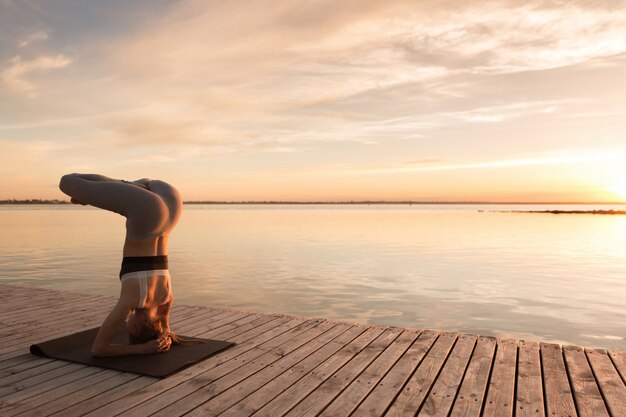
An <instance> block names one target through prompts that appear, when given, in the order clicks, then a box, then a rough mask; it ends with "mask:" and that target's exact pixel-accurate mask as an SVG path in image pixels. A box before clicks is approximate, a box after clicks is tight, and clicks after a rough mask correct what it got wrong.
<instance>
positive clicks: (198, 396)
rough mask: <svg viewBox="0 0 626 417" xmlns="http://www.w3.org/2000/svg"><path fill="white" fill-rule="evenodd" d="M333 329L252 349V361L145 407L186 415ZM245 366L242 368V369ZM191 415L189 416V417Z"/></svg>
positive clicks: (241, 362) (214, 372)
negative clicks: (263, 347) (271, 347)
mask: <svg viewBox="0 0 626 417" xmlns="http://www.w3.org/2000/svg"><path fill="white" fill-rule="evenodd" d="M336 326H337V325H336V324H335V323H328V322H326V323H320V324H319V325H317V326H315V327H312V328H310V329H308V330H307V331H306V332H303V333H300V334H299V335H298V336H297V337H293V338H290V339H289V340H287V341H285V343H282V344H280V345H279V346H276V347H275V348H274V349H270V350H269V351H265V350H263V351H260V350H259V349H256V352H255V351H254V350H253V351H251V354H253V355H254V358H253V359H252V360H245V359H240V360H239V361H237V363H236V364H232V365H231V364H224V366H222V367H219V368H217V369H215V370H212V371H211V372H208V373H206V374H204V375H202V378H198V377H196V378H195V379H194V381H190V382H189V383H187V382H185V383H183V384H181V385H179V386H177V387H176V389H175V390H172V392H171V393H169V395H171V397H170V398H167V399H166V398H163V401H153V402H151V403H150V404H149V406H148V411H149V412H153V411H157V412H155V413H154V414H153V415H154V416H163V415H165V416H172V415H182V414H185V413H187V412H188V411H191V410H193V409H194V408H196V407H198V406H200V405H202V404H203V403H204V402H206V401H208V400H210V399H212V398H214V397H215V396H216V395H217V394H219V393H221V392H223V391H225V390H226V389H228V388H230V387H232V386H234V385H235V384H237V383H239V382H240V381H243V380H244V379H245V378H248V377H251V376H252V375H253V374H255V373H256V372H259V371H261V370H262V369H263V368H265V367H266V366H269V365H270V364H272V363H274V362H276V361H277V360H279V359H280V358H281V357H283V356H286V355H288V354H290V353H292V352H294V351H296V350H297V349H298V348H300V347H302V346H304V345H306V344H308V343H309V342H310V341H312V340H313V339H315V338H317V337H318V336H320V335H322V334H323V333H325V332H327V331H332V329H333V328H334V327H336ZM343 331H345V328H343V329H341V332H343ZM259 353H261V354H259ZM244 364H245V366H241V365H244ZM181 393H182V395H181ZM182 397H184V398H182ZM179 399H180V400H179ZM157 407H158V408H157ZM144 409H145V406H142V407H141V409H135V410H129V411H130V414H128V412H126V415H128V416H129V417H132V416H140V417H141V413H142V412H143V410H144ZM194 414H195V413H193V412H191V413H189V415H194Z"/></svg>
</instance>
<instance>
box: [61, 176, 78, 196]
mask: <svg viewBox="0 0 626 417" xmlns="http://www.w3.org/2000/svg"><path fill="white" fill-rule="evenodd" d="M77 179H78V176H77V175H76V174H66V175H63V176H62V177H61V181H59V189H60V190H61V191H63V192H64V193H65V194H67V195H69V196H71V195H72V194H71V193H72V188H73V186H74V185H75V184H76V180H77Z"/></svg>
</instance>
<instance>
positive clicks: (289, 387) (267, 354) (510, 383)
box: [0, 285, 626, 417]
mask: <svg viewBox="0 0 626 417" xmlns="http://www.w3.org/2000/svg"><path fill="white" fill-rule="evenodd" d="M0 297H1V298H0V299H1V300H2V303H1V304H0V324H1V328H0V336H1V339H0V340H1V343H0V415H2V416H3V417H8V416H14V415H23V416H29V417H30V416H50V415H52V416H63V417H70V416H83V415H89V416H117V415H121V416H125V417H126V416H140V417H143V416H147V415H157V416H168V417H172V416H179V415H190V416H213V415H220V416H248V415H254V416H271V417H277V416H290V417H301V416H328V417H331V416H332V417H335V416H359V417H361V416H383V415H385V416H414V415H419V416H449V415H450V416H508V417H512V416H515V417H524V416H532V417H540V416H544V417H567V416H571V417H574V416H581V417H603V416H611V417H624V416H626V387H625V385H624V381H625V377H626V352H613V351H609V352H607V351H606V350H602V349H584V348H581V347H578V346H565V347H563V348H561V347H560V346H559V345H554V344H547V343H536V342H532V341H517V340H508V339H505V340H500V339H494V338H491V337H483V336H475V335H469V334H457V333H447V332H438V331H432V330H418V329H405V328H397V327H384V326H375V325H364V324H354V323H346V322H337V321H331V320H325V319H308V318H302V317H291V316H285V315H280V314H256V313H250V312H248V313H245V312H238V311H233V310H228V309H221V308H208V307H195V306H181V305H177V306H175V307H174V309H173V311H172V327H173V328H174V330H177V331H178V332H180V333H182V334H186V335H195V336H202V337H208V338H216V339H222V340H229V341H233V342H236V343H237V345H236V346H234V347H231V348H229V349H227V350H225V351H223V352H220V353H218V354H217V355H214V356H212V357H210V358H208V359H207V360H205V361H202V362H200V363H198V364H196V365H194V366H192V367H190V368H187V369H185V370H183V371H181V372H179V373H177V374H174V375H172V376H170V377H168V378H165V379H156V378H151V377H144V376H139V375H135V374H131V373H125V372H119V371H113V370H108V369H101V368H97V367H92V366H86V365H81V364H76V363H70V362H65V361H60V360H52V359H46V358H40V357H35V356H32V355H31V354H30V353H29V352H28V346H29V345H30V344H31V343H33V342H37V341H43V340H47V339H50V338H54V337H58V336H62V335H65V334H71V333H74V332H76V331H79V330H82V329H87V328H91V327H95V326H97V325H99V324H100V323H101V321H102V319H103V317H104V315H105V314H106V312H107V311H108V310H109V309H110V308H111V307H112V306H113V305H114V303H115V301H116V300H115V299H114V298H111V297H103V296H95V295H85V294H76V293H69V292H61V291H51V290H45V289H38V288H30V287H18V286H8V285H0Z"/></svg>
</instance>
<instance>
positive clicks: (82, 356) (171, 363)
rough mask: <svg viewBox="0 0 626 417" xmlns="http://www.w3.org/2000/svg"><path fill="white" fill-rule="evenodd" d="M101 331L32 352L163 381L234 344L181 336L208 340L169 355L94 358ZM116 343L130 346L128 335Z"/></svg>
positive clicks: (178, 347)
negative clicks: (95, 344)
mask: <svg viewBox="0 0 626 417" xmlns="http://www.w3.org/2000/svg"><path fill="white" fill-rule="evenodd" d="M99 328H100V327H96V328H94V329H89V330H85V331H82V332H79V333H74V334H71V335H69V336H64V337H59V338H57V339H52V340H48V341H47V342H42V343H37V344H34V345H31V346H30V352H31V353H32V354H33V355H38V356H45V357H50V358H55V359H63V360H66V361H71V362H78V363H84V364H87V365H94V366H100V367H102V368H110V369H117V370H119V371H126V372H134V373H137V374H141V375H147V376H154V377H158V378H164V377H166V376H168V375H171V374H173V373H175V372H178V371H180V370H181V369H184V368H186V367H188V366H190V365H193V364H194V363H196V362H199V361H201V360H203V359H205V358H207V357H209V356H211V355H212V354H214V353H217V352H219V351H221V350H223V349H226V348H227V347H229V346H231V345H233V343H231V342H223V341H220V340H210V339H198V338H195V337H188V336H181V338H184V339H186V340H205V341H206V343H194V344H191V345H172V347H171V348H170V350H169V351H167V352H163V353H153V354H149V355H130V356H116V357H99V358H93V357H91V353H90V350H91V345H92V344H93V341H94V339H95V338H96V334H97V333H98V329H99ZM113 343H119V344H128V336H127V335H126V333H125V332H124V331H120V332H118V333H117V334H116V335H115V337H114V338H113Z"/></svg>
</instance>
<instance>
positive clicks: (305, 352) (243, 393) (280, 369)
mask: <svg viewBox="0 0 626 417" xmlns="http://www.w3.org/2000/svg"><path fill="white" fill-rule="evenodd" d="M358 327H359V326H351V325H349V324H347V323H340V324H338V325H335V326H334V327H333V328H331V329H330V330H329V331H327V332H325V333H323V334H321V335H320V336H319V337H317V338H315V339H314V340H312V341H311V342H309V343H307V344H305V345H303V346H301V347H299V348H298V349H296V350H294V351H292V352H290V353H288V354H287V355H285V356H283V357H281V358H279V359H278V360H277V361H275V362H274V363H272V364H271V365H269V366H266V367H265V368H263V369H261V370H260V371H259V372H257V373H255V374H253V375H251V376H250V377H248V378H246V379H244V380H242V381H241V382H239V383H237V384H235V385H233V386H232V387H230V388H228V389H226V390H225V391H222V392H221V393H218V394H217V395H215V396H213V397H212V398H211V399H209V400H208V401H207V402H205V403H203V404H202V405H201V406H200V407H198V408H196V409H194V410H193V411H192V412H190V414H189V415H190V416H193V415H203V416H216V415H218V414H220V413H222V412H223V411H225V410H226V409H228V408H229V407H230V406H232V405H234V404H238V403H239V402H240V401H241V400H242V399H243V398H246V397H247V396H248V394H250V393H251V392H254V391H256V390H257V389H258V388H259V387H265V386H267V384H270V383H273V382H274V381H276V380H277V379H278V378H280V376H282V375H283V374H285V373H286V372H287V370H288V369H291V368H292V367H293V366H298V367H301V366H302V365H301V363H302V362H303V361H306V360H307V359H309V358H311V357H312V356H318V357H319V352H320V351H322V350H323V349H324V348H328V347H331V348H334V349H335V350H338V347H336V345H337V343H333V341H334V340H336V339H338V338H339V337H341V336H342V335H344V334H346V333H348V334H349V335H351V336H352V335H353V334H354V333H355V332H362V331H363V330H365V329H364V327H365V326H363V328H361V329H359V328H358ZM350 329H354V330H353V331H351V332H348V330H350ZM352 338H354V337H352ZM233 374H234V373H233ZM231 375H232V374H229V375H227V376H226V377H225V378H226V379H231V380H232V376H231Z"/></svg>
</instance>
